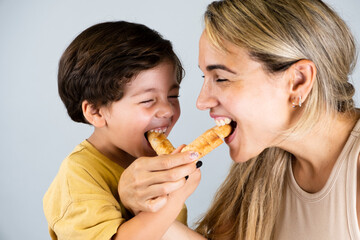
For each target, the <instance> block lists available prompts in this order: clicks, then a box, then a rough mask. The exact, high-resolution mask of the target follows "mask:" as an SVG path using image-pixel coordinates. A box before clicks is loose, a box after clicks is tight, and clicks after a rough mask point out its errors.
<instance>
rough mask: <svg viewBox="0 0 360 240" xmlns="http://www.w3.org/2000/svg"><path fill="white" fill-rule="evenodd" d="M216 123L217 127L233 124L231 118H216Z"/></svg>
mask: <svg viewBox="0 0 360 240" xmlns="http://www.w3.org/2000/svg"><path fill="white" fill-rule="evenodd" d="M215 123H216V125H217V126H224V125H225V124H230V123H231V119H230V118H226V117H224V118H216V119H215Z"/></svg>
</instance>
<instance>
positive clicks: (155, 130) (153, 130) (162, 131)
mask: <svg viewBox="0 0 360 240" xmlns="http://www.w3.org/2000/svg"><path fill="white" fill-rule="evenodd" d="M166 130H167V128H156V129H151V130H150V131H149V132H156V133H165V132H166Z"/></svg>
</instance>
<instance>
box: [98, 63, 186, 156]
mask: <svg viewBox="0 0 360 240" xmlns="http://www.w3.org/2000/svg"><path fill="white" fill-rule="evenodd" d="M178 97H179V84H178V83H177V81H176V73H175V71H174V66H173V65H172V64H170V63H166V62H165V63H160V64H159V65H158V66H156V67H155V68H152V69H149V70H145V71H142V72H140V73H139V74H138V75H137V76H136V78H135V79H133V80H132V81H131V82H130V83H129V84H128V85H127V86H126V87H125V89H124V96H123V98H122V99H120V100H119V101H117V102H114V103H112V104H111V105H110V106H108V107H103V108H105V109H104V117H105V119H106V129H105V131H104V133H105V134H106V136H105V138H106V139H107V140H106V141H109V142H108V148H109V149H107V151H110V152H112V154H114V153H116V152H119V151H120V152H122V151H125V152H126V153H128V154H130V155H132V156H133V157H135V158H138V157H140V156H154V155H156V154H155V152H154V150H153V149H152V148H151V146H150V145H149V143H148V141H147V140H146V138H145V133H146V132H147V131H149V130H154V129H156V130H160V131H163V132H164V133H165V134H166V135H168V134H169V133H170V131H171V129H172V128H173V126H174V125H175V123H176V121H177V120H178V119H179V116H180V105H179V100H178Z"/></svg>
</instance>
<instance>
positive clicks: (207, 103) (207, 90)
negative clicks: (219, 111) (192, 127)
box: [196, 82, 218, 110]
mask: <svg viewBox="0 0 360 240" xmlns="http://www.w3.org/2000/svg"><path fill="white" fill-rule="evenodd" d="M217 104H218V101H217V99H216V98H215V95H214V93H213V90H212V88H211V86H210V85H209V83H207V82H204V84H203V86H202V88H201V90H200V93H199V96H198V99H197V101H196V107H197V108H198V109H199V110H207V109H210V108H213V107H215V106H216V105H217Z"/></svg>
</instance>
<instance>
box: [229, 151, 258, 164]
mask: <svg viewBox="0 0 360 240" xmlns="http://www.w3.org/2000/svg"><path fill="white" fill-rule="evenodd" d="M255 156H256V155H254V154H249V153H244V152H241V151H234V150H231V149H230V157H231V159H232V160H233V161H234V162H236V163H243V162H247V161H249V160H250V159H252V158H253V157H255Z"/></svg>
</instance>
